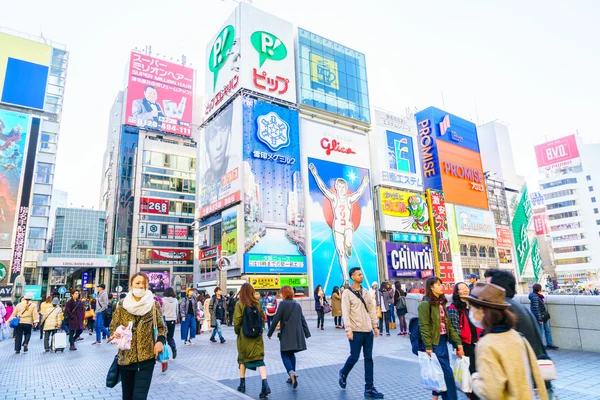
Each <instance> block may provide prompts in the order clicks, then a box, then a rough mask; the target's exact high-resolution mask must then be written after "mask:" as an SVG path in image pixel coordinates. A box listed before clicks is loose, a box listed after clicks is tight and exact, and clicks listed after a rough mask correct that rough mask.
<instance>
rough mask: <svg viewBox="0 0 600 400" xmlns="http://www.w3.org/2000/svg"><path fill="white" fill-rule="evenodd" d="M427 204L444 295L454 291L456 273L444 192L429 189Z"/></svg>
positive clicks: (436, 265) (438, 272)
mask: <svg viewBox="0 0 600 400" xmlns="http://www.w3.org/2000/svg"><path fill="white" fill-rule="evenodd" d="M427 203H428V204H429V215H431V216H432V218H431V219H430V221H431V222H430V223H431V233H432V235H431V239H432V244H433V247H434V250H433V255H434V258H435V269H436V273H437V275H438V276H439V277H440V279H441V280H442V283H443V285H444V293H446V294H451V293H452V292H453V291H454V271H453V268H452V253H451V252H450V235H449V234H448V221H447V218H446V217H447V214H446V204H445V202H444V192H443V191H441V190H434V189H427Z"/></svg>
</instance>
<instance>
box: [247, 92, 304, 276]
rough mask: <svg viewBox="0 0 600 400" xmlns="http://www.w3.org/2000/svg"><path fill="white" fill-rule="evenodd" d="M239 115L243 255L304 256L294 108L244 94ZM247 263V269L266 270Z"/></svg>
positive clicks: (296, 126)
mask: <svg viewBox="0 0 600 400" xmlns="http://www.w3.org/2000/svg"><path fill="white" fill-rule="evenodd" d="M243 119H244V128H243V129H244V139H243V154H244V196H243V197H244V221H245V239H246V242H245V244H244V247H245V248H244V250H245V253H246V255H252V256H291V257H294V260H296V261H294V262H298V261H297V260H300V259H304V258H305V257H304V256H305V255H306V243H305V233H304V195H303V187H304V185H303V183H302V174H301V171H300V132H299V125H298V111H296V110H291V109H289V108H285V107H280V106H277V105H275V104H272V103H267V102H264V101H259V100H255V99H251V98H249V97H244V98H243ZM255 260H256V258H254V257H251V258H248V257H246V261H247V262H248V263H250V262H251V261H252V262H253V261H255ZM262 260H263V261H264V260H265V259H264V258H263V259H262ZM278 260H279V258H276V259H274V262H277V263H279V261H278ZM248 263H247V264H245V269H244V271H245V272H261V273H262V272H265V271H264V270H261V271H258V270H257V269H256V268H253V267H252V265H250V264H248ZM278 272H279V271H278ZM282 272H286V271H282ZM299 272H300V271H299ZM304 272H306V269H305V270H304Z"/></svg>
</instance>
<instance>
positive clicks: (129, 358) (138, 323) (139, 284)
mask: <svg viewBox="0 0 600 400" xmlns="http://www.w3.org/2000/svg"><path fill="white" fill-rule="evenodd" d="M129 288H130V289H129V293H127V296H126V297H125V299H124V300H123V302H122V307H119V308H117V310H116V312H115V315H114V316H113V320H112V323H111V325H110V332H111V336H110V338H109V340H112V339H119V338H120V335H119V334H118V333H115V331H116V330H117V328H118V327H127V326H128V324H129V322H133V329H132V333H133V337H132V339H131V344H132V345H131V349H130V350H119V352H118V356H117V357H118V364H119V374H120V375H121V387H122V396H123V400H134V399H135V400H145V399H147V398H148V391H149V390H150V384H151V383H152V372H153V370H154V364H156V358H158V355H159V354H160V353H162V352H163V351H164V344H165V335H166V331H167V328H166V327H165V324H164V322H163V315H162V312H161V311H160V305H159V304H158V302H156V301H155V300H154V296H153V295H152V292H150V291H149V290H148V275H146V274H144V273H143V272H138V273H137V274H134V275H133V276H132V277H131V278H130V279H129ZM155 329H156V330H157V335H156V339H155V338H154V330H155ZM163 371H164V364H163Z"/></svg>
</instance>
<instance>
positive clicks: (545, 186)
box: [540, 178, 577, 189]
mask: <svg viewBox="0 0 600 400" xmlns="http://www.w3.org/2000/svg"><path fill="white" fill-rule="evenodd" d="M572 183H577V178H567V179H561V180H558V181H555V182H550V183H544V184H543V185H540V188H541V189H550V188H553V187H557V186H563V185H570V184H572Z"/></svg>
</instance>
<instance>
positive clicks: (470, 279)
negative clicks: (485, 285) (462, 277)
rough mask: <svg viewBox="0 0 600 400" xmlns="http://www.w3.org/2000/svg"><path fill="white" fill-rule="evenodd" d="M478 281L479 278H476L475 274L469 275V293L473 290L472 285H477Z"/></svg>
mask: <svg viewBox="0 0 600 400" xmlns="http://www.w3.org/2000/svg"><path fill="white" fill-rule="evenodd" d="M478 280H479V276H477V274H470V275H469V282H470V283H469V292H471V291H472V290H473V287H474V285H475V284H476V283H477V281H478Z"/></svg>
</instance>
